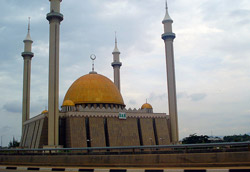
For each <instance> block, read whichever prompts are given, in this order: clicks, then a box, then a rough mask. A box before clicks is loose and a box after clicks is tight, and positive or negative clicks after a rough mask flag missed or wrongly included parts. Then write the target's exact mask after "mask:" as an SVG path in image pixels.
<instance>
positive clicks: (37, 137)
mask: <svg viewBox="0 0 250 172" xmlns="http://www.w3.org/2000/svg"><path fill="white" fill-rule="evenodd" d="M47 128H48V122H47V118H42V119H38V120H34V121H31V122H30V123H27V124H25V125H24V133H23V136H22V138H21V140H22V141H21V143H20V147H24V148H42V147H43V145H46V144H48V134H47V131H48V129H47Z"/></svg>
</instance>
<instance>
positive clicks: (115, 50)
mask: <svg viewBox="0 0 250 172" xmlns="http://www.w3.org/2000/svg"><path fill="white" fill-rule="evenodd" d="M113 53H120V51H119V50H118V48H117V37H116V32H115V48H114V51H113Z"/></svg>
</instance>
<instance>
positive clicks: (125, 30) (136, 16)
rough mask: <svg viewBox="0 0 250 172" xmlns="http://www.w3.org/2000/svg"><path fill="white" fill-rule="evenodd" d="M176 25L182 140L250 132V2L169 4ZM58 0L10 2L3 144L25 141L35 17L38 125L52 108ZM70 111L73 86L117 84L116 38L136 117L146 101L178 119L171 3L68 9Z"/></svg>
mask: <svg viewBox="0 0 250 172" xmlns="http://www.w3.org/2000/svg"><path fill="white" fill-rule="evenodd" d="M168 4H169V14H170V16H171V18H172V19H173V20H174V23H173V32H174V33H175V34H176V39H175V40H174V53H175V71H176V85H177V96H178V118H179V132H180V138H183V137H186V136H188V135H189V134H193V133H197V134H207V135H211V134H212V135H219V136H222V135H233V134H245V133H249V132H250V48H249V46H250V32H249V27H250V1H249V0H237V1H236V0H188V1H187V0H169V2H168ZM48 12H49V1H48V0H43V1H41V0H22V1H17V0H0V14H1V17H0V48H1V50H0V59H1V63H0V119H1V120H0V136H1V138H2V140H3V145H7V143H8V142H9V140H10V139H11V137H13V136H15V137H16V138H17V139H20V135H21V110H22V109H21V106H22V86H23V84H22V82H23V58H22V57H21V53H22V52H23V42H22V41H23V39H24V38H25V36H26V34H27V23H28V17H29V16H30V17H31V37H32V39H33V41H34V43H33V52H34V54H35V56H34V57H33V59H32V67H31V68H32V72H31V117H33V116H36V115H37V114H39V113H41V112H42V111H43V110H44V109H45V107H47V99H48V56H49V55H48V54H49V52H48V38H49V32H48V31H49V24H48V21H47V20H46V14H47V13H48ZM61 13H62V14H63V15H64V20H63V21H62V23H61V34H60V35H61V37H60V39H61V41H60V105H61V103H62V100H63V98H64V95H65V93H66V91H67V89H68V88H69V87H70V85H71V84H72V82H73V81H74V80H76V79H77V78H79V77H80V76H82V75H85V74H87V73H88V72H89V71H90V70H91V60H90V59H89V56H90V55H91V54H95V55H96V56H97V59H96V62H95V69H96V71H97V72H98V73H99V74H102V75H105V76H107V77H109V78H110V79H111V80H113V69H112V67H111V62H112V51H113V49H114V32H115V31H117V37H118V48H119V50H120V51H121V56H120V57H121V61H122V64H123V65H122V67H121V89H122V95H123V99H124V102H125V104H126V105H127V108H129V107H131V108H140V107H141V105H142V104H143V103H145V101H146V99H148V102H149V103H150V104H151V105H152V106H153V108H154V112H165V113H168V100H167V83H166V64H165V52H164V42H163V40H162V39H161V34H162V33H163V25H162V23H161V21H162V19H163V17H164V15H165V1H164V0H137V1H135V0H84V1H82V0H69V1H66V0H63V1H62V3H61Z"/></svg>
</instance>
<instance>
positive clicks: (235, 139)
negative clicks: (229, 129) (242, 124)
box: [223, 134, 250, 142]
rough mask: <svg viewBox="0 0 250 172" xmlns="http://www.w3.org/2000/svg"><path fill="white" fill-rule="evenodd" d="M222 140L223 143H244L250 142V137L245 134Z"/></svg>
mask: <svg viewBox="0 0 250 172" xmlns="http://www.w3.org/2000/svg"><path fill="white" fill-rule="evenodd" d="M223 140H224V141H225V142H245V141H250V136H249V135H247V134H244V135H241V134H240V135H233V136H224V137H223Z"/></svg>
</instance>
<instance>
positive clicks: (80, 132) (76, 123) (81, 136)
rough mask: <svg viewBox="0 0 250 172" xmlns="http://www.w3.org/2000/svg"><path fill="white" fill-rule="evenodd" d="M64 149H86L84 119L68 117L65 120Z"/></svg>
mask: <svg viewBox="0 0 250 172" xmlns="http://www.w3.org/2000/svg"><path fill="white" fill-rule="evenodd" d="M66 147H71V148H77V147H87V137H86V127H85V118H81V117H70V118H67V119H66Z"/></svg>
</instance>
